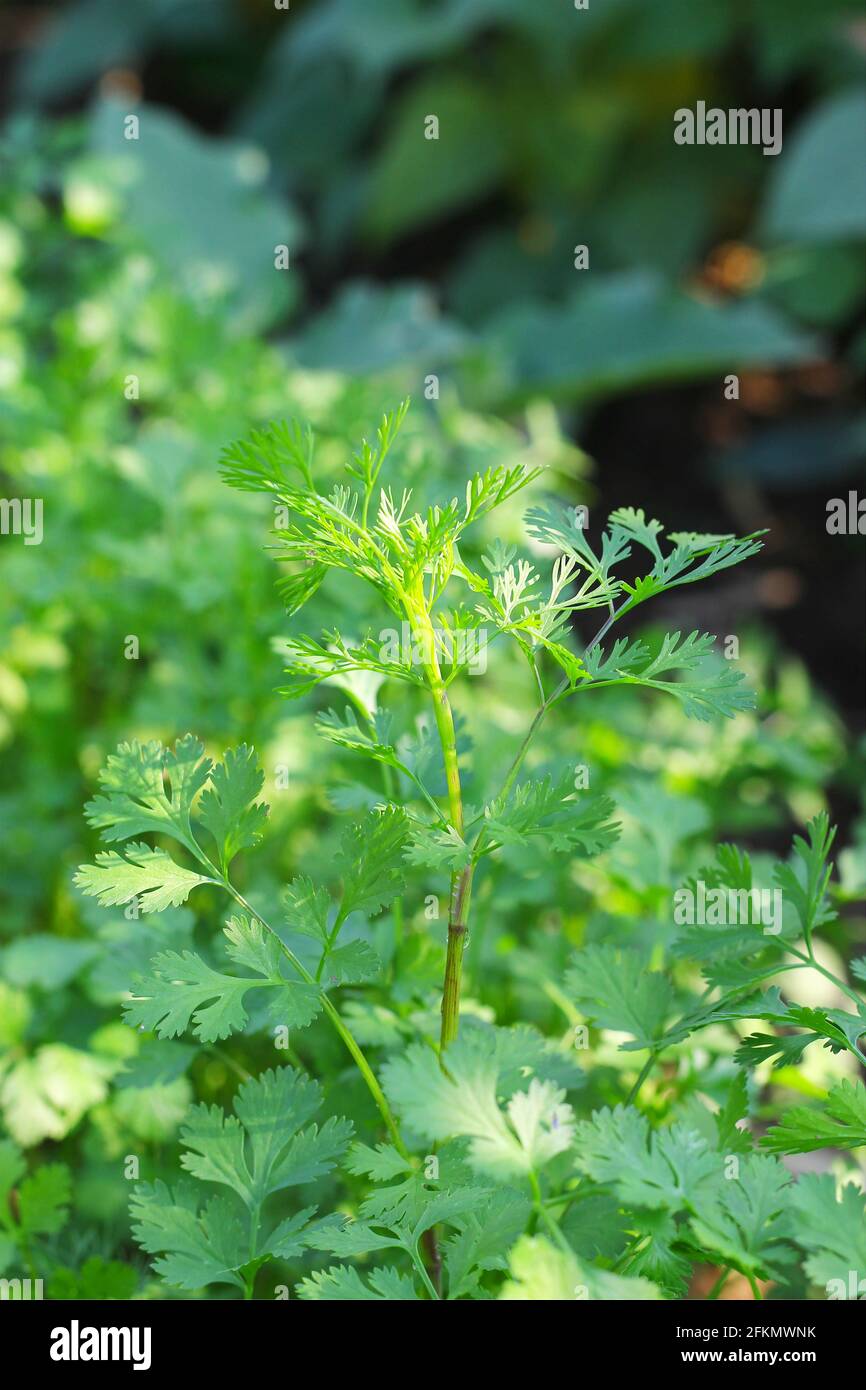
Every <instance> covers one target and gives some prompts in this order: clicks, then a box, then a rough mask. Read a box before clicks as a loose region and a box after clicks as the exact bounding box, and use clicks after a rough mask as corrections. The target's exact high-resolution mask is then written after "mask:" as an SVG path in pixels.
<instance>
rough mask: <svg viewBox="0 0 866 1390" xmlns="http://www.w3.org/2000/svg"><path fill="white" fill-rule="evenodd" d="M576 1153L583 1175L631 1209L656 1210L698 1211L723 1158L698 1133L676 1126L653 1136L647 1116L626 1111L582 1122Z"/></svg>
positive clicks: (600, 1114)
mask: <svg viewBox="0 0 866 1390" xmlns="http://www.w3.org/2000/svg"><path fill="white" fill-rule="evenodd" d="M574 1148H575V1153H576V1155H577V1166H578V1168H579V1169H580V1170H581V1171H582V1172H584V1173H587V1174H589V1176H590V1177H591V1178H594V1179H595V1181H596V1182H599V1183H611V1184H613V1186H614V1187H615V1188H616V1190H617V1192H618V1193H619V1195H620V1196H621V1198H622V1199H623V1201H624V1202H627V1203H628V1204H629V1205H631V1206H635V1207H648V1208H650V1209H651V1210H652V1209H656V1208H664V1209H666V1210H669V1211H682V1210H684V1209H686V1208H690V1209H694V1208H695V1206H696V1204H698V1203H699V1202H700V1201H701V1199H702V1198H703V1197H704V1196H705V1195H707V1194H709V1193H711V1192H712V1191H713V1189H714V1187H715V1185H716V1184H717V1182H718V1181H719V1178H720V1175H721V1163H722V1160H721V1158H720V1157H719V1155H717V1154H714V1153H711V1152H710V1150H709V1148H708V1146H707V1143H706V1140H704V1139H702V1138H701V1137H700V1135H699V1134H697V1133H696V1132H695V1131H694V1130H690V1129H687V1128H686V1127H685V1126H684V1125H681V1124H675V1125H672V1126H671V1127H670V1129H665V1130H660V1131H656V1132H651V1131H650V1128H649V1124H648V1123H647V1120H646V1117H645V1116H644V1115H641V1114H639V1113H638V1111H636V1110H631V1109H627V1108H625V1107H623V1106H617V1107H616V1109H615V1110H608V1109H604V1110H598V1111H595V1112H594V1114H593V1116H592V1119H591V1120H584V1121H582V1122H581V1123H580V1124H579V1125H578V1126H577V1130H576V1133H575V1143H574Z"/></svg>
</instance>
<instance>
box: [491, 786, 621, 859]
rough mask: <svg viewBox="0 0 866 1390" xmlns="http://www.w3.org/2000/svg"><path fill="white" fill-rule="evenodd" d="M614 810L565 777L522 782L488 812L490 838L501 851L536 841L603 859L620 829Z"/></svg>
mask: <svg viewBox="0 0 866 1390" xmlns="http://www.w3.org/2000/svg"><path fill="white" fill-rule="evenodd" d="M614 809H615V807H614V804H613V802H612V801H611V800H610V798H609V797H607V796H594V795H593V796H590V795H587V794H585V793H580V792H576V791H575V787H574V775H573V773H571V772H566V773H563V775H562V776H561V777H559V778H558V779H556V780H554V779H553V778H552V777H551V776H549V775H548V776H546V777H543V778H541V779H539V780H532V781H525V782H521V783H520V784H519V785H518V786H516V787H515V788H514V789H513V790H512V792H511V794H510V795H509V796H501V797H497V799H496V800H495V801H492V802H491V803H490V805H489V806H487V807H486V808H485V811H484V817H485V823H486V828H487V832H488V835H489V836H490V837H491V838H492V839H493V840H494V841H495V842H496V843H497V844H499V845H520V844H526V843H527V841H528V840H529V839H531V838H533V837H535V836H540V837H543V838H544V840H545V841H546V843H547V845H548V847H549V848H550V849H552V850H557V851H560V852H570V853H573V854H575V853H577V854H581V855H592V854H600V853H601V852H602V851H603V850H605V849H607V848H608V847H609V846H610V845H611V844H613V842H614V840H615V839H616V837H617V835H618V834H619V826H618V825H617V824H616V823H614V822H612V821H611V820H610V817H611V815H612V813H613V811H614Z"/></svg>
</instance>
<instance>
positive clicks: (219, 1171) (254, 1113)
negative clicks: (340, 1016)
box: [130, 1067, 352, 1293]
mask: <svg viewBox="0 0 866 1390" xmlns="http://www.w3.org/2000/svg"><path fill="white" fill-rule="evenodd" d="M321 1104H322V1095H321V1088H320V1087H319V1086H317V1085H316V1083H315V1082H313V1081H309V1080H307V1079H306V1078H305V1077H303V1076H301V1075H300V1074H299V1073H297V1072H296V1071H294V1070H293V1069H292V1068H290V1067H282V1068H280V1069H279V1070H277V1071H267V1072H264V1073H263V1074H262V1075H261V1076H260V1077H258V1078H255V1079H252V1080H250V1081H246V1082H244V1084H243V1085H242V1086H241V1087H240V1089H239V1090H238V1093H237V1097H236V1099H235V1103H234V1115H229V1116H226V1115H224V1114H223V1112H222V1111H220V1110H219V1109H218V1108H217V1107H216V1106H206V1105H199V1106H196V1107H195V1108H194V1109H193V1111H192V1112H191V1116H190V1119H189V1120H188V1121H187V1123H186V1125H185V1126H184V1128H183V1129H182V1130H181V1140H182V1142H183V1143H184V1145H185V1146H186V1151H185V1152H184V1154H183V1156H182V1159H181V1163H182V1166H183V1168H184V1169H185V1171H186V1172H188V1173H190V1174H191V1175H192V1177H193V1178H195V1179H197V1181H198V1182H200V1183H215V1184H217V1185H218V1186H219V1187H227V1188H228V1189H229V1195H228V1196H225V1195H218V1196H214V1195H212V1194H211V1195H208V1189H205V1190H204V1192H203V1191H202V1190H201V1189H200V1188H199V1187H197V1185H196V1184H195V1183H192V1184H189V1183H184V1182H181V1183H179V1184H178V1185H177V1187H176V1188H175V1190H174V1192H172V1191H171V1190H170V1189H169V1188H168V1187H167V1186H166V1185H165V1183H163V1182H159V1181H158V1182H156V1183H141V1184H139V1185H138V1186H137V1187H136V1189H135V1191H134V1193H133V1195H132V1198H131V1201H130V1213H131V1217H132V1221H133V1232H134V1234H135V1237H136V1239H137V1240H138V1242H139V1244H140V1245H141V1247H142V1249H144V1250H146V1251H147V1253H148V1254H150V1255H157V1256H158V1258H157V1259H156V1260H155V1261H154V1268H155V1269H156V1270H157V1271H158V1272H159V1273H160V1274H161V1275H162V1276H163V1278H164V1279H165V1280H166V1282H167V1283H169V1284H174V1285H176V1286H178V1287H180V1288H184V1289H199V1288H202V1287H204V1286H206V1285H208V1284H220V1283H225V1284H232V1285H234V1286H236V1287H237V1288H241V1289H246V1290H247V1291H248V1293H249V1291H251V1289H252V1285H253V1282H254V1280H255V1276H256V1272H257V1271H258V1269H259V1268H260V1267H261V1266H262V1264H264V1263H265V1261H266V1260H267V1259H268V1258H269V1257H273V1256H277V1257H280V1258H287V1257H289V1256H290V1255H292V1254H296V1253H297V1252H298V1251H299V1250H300V1249H301V1248H302V1247H303V1246H304V1244H305V1243H306V1242H307V1241H308V1240H309V1236H310V1226H309V1221H310V1217H311V1216H312V1215H313V1212H314V1211H315V1208H314V1207H307V1208H303V1209H301V1210H300V1211H297V1212H295V1213H293V1214H292V1215H289V1216H285V1217H283V1218H282V1219H281V1220H276V1219H275V1218H274V1217H273V1216H269V1217H266V1216H265V1207H266V1204H267V1203H268V1199H269V1198H271V1197H273V1196H275V1195H276V1194H277V1193H280V1192H283V1191H285V1190H286V1189H287V1188H291V1187H303V1186H306V1185H307V1184H309V1183H312V1182H315V1181H316V1179H318V1178H320V1177H321V1176H322V1175H323V1174H325V1173H328V1172H330V1170H331V1169H332V1168H333V1166H334V1164H335V1162H336V1161H337V1159H338V1158H339V1156H340V1155H341V1154H342V1153H343V1152H344V1150H345V1148H346V1145H347V1143H348V1140H349V1136H350V1134H351V1128H352V1127H351V1125H350V1124H349V1122H348V1121H346V1120H342V1119H341V1120H337V1119H334V1118H330V1119H328V1120H326V1121H325V1123H324V1125H323V1126H322V1128H321V1129H319V1127H318V1125H317V1124H315V1123H313V1124H309V1125H308V1124H307V1121H309V1120H310V1119H311V1118H312V1116H313V1115H315V1114H316V1113H317V1111H318V1110H319V1109H320V1107H321ZM305 1125H306V1128H302V1126H305Z"/></svg>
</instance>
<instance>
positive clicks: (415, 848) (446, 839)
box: [405, 825, 472, 873]
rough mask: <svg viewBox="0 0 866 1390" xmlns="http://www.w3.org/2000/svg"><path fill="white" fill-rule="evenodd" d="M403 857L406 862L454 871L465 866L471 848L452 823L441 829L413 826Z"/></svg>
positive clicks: (428, 867) (469, 856) (470, 854)
mask: <svg viewBox="0 0 866 1390" xmlns="http://www.w3.org/2000/svg"><path fill="white" fill-rule="evenodd" d="M405 857H406V862H407V863H408V864H412V865H420V866H422V867H424V868H427V869H437V870H441V869H447V870H448V872H449V873H455V872H457V871H459V870H460V869H465V868H466V866H467V864H468V863H469V861H470V859H471V858H472V850H471V849H470V848H469V845H467V843H466V841H465V840H464V839H463V837H462V836H461V835H460V833H459V831H457V830H455V828H454V826H453V825H449V826H447V827H446V828H444V829H441V830H440V829H434V828H433V827H430V826H421V827H419V826H415V827H413V829H412V832H411V834H410V837H409V841H408V844H407V845H406V850H405Z"/></svg>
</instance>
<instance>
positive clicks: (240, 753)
mask: <svg viewBox="0 0 866 1390" xmlns="http://www.w3.org/2000/svg"><path fill="white" fill-rule="evenodd" d="M264 780H265V776H264V773H263V772H262V770H261V768H260V767H259V766H258V763H257V761H256V753H255V749H254V748H249V747H247V745H246V744H242V745H241V747H240V748H237V749H233V748H230V749H229V750H228V751H227V753H226V754H225V757H224V759H223V761H222V762H221V763H217V764H216V765H215V766H214V767H213V768H212V770H211V774H210V783H209V785H208V786H207V787H206V788H205V790H204V792H203V793H202V797H201V802H200V804H199V816H200V818H201V822H202V824H203V825H204V826H205V827H206V829H208V830H209V831H210V833H211V835H212V836H213V838H214V840H215V841H216V845H217V850H218V853H219V861H220V865H221V867H222V869H223V872H224V873H225V872H227V871H228V867H229V864H230V863H231V861H232V860H233V859H234V857H235V855H236V854H237V853H238V851H239V850H242V849H251V848H252V846H253V845H256V844H258V842H259V840H260V839H261V837H262V829H263V827H264V824H265V821H266V820H267V818H268V808H267V806H265V805H263V804H256V797H257V796H258V795H259V793H260V792H261V790H262V787H263V786H264Z"/></svg>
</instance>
